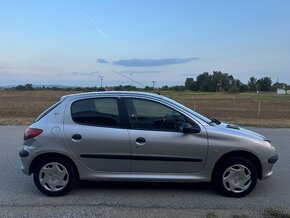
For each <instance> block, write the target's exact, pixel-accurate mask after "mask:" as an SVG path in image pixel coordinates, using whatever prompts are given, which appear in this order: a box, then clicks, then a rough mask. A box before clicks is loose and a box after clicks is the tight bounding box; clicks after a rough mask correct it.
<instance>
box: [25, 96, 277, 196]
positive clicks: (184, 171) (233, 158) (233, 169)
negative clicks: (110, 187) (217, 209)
mask: <svg viewBox="0 0 290 218" xmlns="http://www.w3.org/2000/svg"><path fill="white" fill-rule="evenodd" d="M19 155H20V157H21V161H22V167H21V169H22V171H23V172H24V173H25V174H27V175H30V174H34V181H35V184H36V186H37V187H38V189H39V190H40V191H42V192H43V193H45V194H47V195H50V196H58V195H64V194H66V193H67V192H69V191H70V189H71V188H72V186H73V184H74V182H75V181H77V180H93V181H109V180H110V181H179V182H210V181H212V182H213V183H214V184H215V185H216V186H217V188H218V190H219V191H221V192H222V193H223V194H225V195H228V196H232V197H241V196H244V195H246V194H248V193H249V192H251V191H252V189H253V188H254V187H255V185H256V181H257V178H259V179H265V178H268V177H270V176H271V175H272V172H273V170H272V169H273V165H274V163H275V162H276V161H277V159H278V156H277V153H276V150H275V148H274V147H273V146H272V145H271V142H270V141H269V140H268V139H266V138H265V137H264V136H262V135H259V134H257V133H255V132H252V131H249V130H246V129H244V128H240V127H238V126H235V125H231V124H226V123H222V122H220V121H217V120H216V119H212V118H208V117H205V116H203V115H200V114H198V113H196V112H195V111H193V110H191V109H189V108H187V107H185V106H183V105H181V104H179V103H177V102H176V101H174V100H171V99H169V98H167V97H164V96H162V95H158V94H151V93H143V92H126V91H122V92H121V91H117V92H115V91H104V92H91V93H81V94H73V95H67V96H63V97H62V98H61V99H60V101H59V102H58V103H56V104H55V105H53V106H52V107H51V108H49V109H47V110H46V111H45V112H43V113H42V114H41V115H40V116H39V117H38V118H37V119H36V121H35V122H34V123H33V124H32V125H31V126H30V127H29V128H28V129H27V130H26V132H25V134H24V143H23V148H22V150H21V151H20V152H19Z"/></svg>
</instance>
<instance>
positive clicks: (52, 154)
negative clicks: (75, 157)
mask: <svg viewBox="0 0 290 218" xmlns="http://www.w3.org/2000/svg"><path fill="white" fill-rule="evenodd" d="M50 157H51V158H61V159H63V160H65V161H67V162H68V163H69V164H70V165H71V166H72V168H73V169H74V173H75V176H76V179H79V178H80V177H79V171H78V168H77V166H76V164H75V163H74V162H73V161H72V160H71V159H70V158H69V157H68V156H66V155H63V154H59V153H53V152H51V153H45V154H40V155H38V156H36V157H35V158H34V159H33V160H32V162H31V164H30V167H29V175H30V174H32V173H33V172H34V170H35V167H36V165H37V163H38V162H39V161H41V160H43V159H44V158H50Z"/></svg>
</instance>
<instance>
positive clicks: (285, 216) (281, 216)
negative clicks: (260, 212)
mask: <svg viewBox="0 0 290 218" xmlns="http://www.w3.org/2000/svg"><path fill="white" fill-rule="evenodd" d="M265 215H266V217H267V218H290V214H289V212H287V211H286V210H281V209H276V208H269V209H267V210H266V211H265Z"/></svg>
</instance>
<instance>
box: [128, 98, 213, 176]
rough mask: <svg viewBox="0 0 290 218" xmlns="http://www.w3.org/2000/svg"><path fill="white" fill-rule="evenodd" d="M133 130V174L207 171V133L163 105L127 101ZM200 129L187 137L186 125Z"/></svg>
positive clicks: (130, 132)
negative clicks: (184, 131)
mask: <svg viewBox="0 0 290 218" xmlns="http://www.w3.org/2000/svg"><path fill="white" fill-rule="evenodd" d="M125 101H126V108H127V111H128V116H129V121H130V124H131V128H132V129H129V130H128V131H129V136H130V142H131V147H132V172H150V173H196V172H199V171H200V170H202V169H203V166H204V163H205V159H206V154H207V150H208V141H207V133H206V130H205V129H204V128H203V127H202V126H201V125H198V124H196V123H195V122H194V121H192V120H190V119H189V118H188V117H186V116H184V115H183V114H181V113H180V112H178V111H176V110H174V109H172V108H170V107H168V106H165V105H163V104H160V103H157V102H153V101H149V100H144V99H133V98H132V99H126V100H125ZM185 122H187V123H190V124H192V125H197V126H196V127H198V128H200V132H199V133H190V134H185V133H183V132H182V124H183V123H185Z"/></svg>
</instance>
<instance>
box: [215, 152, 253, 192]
mask: <svg viewBox="0 0 290 218" xmlns="http://www.w3.org/2000/svg"><path fill="white" fill-rule="evenodd" d="M214 180H215V181H214V182H215V184H216V186H217V188H218V190H219V191H220V192H221V193H222V194H224V195H226V196H230V197H243V196H245V195H247V194H249V193H250V192H251V191H252V190H253V189H254V188H255V186H256V183H257V170H256V168H255V166H254V165H253V164H252V163H251V162H250V161H249V160H247V159H245V158H242V157H232V158H229V159H227V160H225V161H224V162H222V164H221V165H220V166H219V167H218V169H217V173H216V176H215V178H214Z"/></svg>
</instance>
